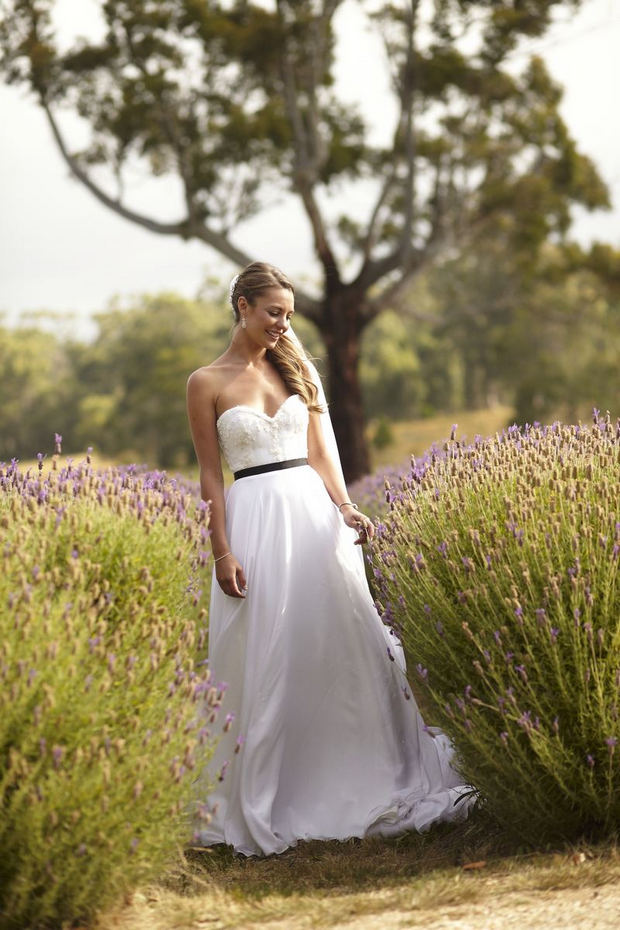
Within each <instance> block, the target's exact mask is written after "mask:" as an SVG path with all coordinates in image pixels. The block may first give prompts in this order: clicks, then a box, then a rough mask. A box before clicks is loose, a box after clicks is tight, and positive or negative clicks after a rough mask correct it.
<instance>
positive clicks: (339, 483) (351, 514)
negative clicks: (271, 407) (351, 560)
mask: <svg viewBox="0 0 620 930" xmlns="http://www.w3.org/2000/svg"><path fill="white" fill-rule="evenodd" d="M320 416H321V415H320V414H318V413H311V414H310V424H309V426H308V464H309V465H311V466H312V468H314V470H315V471H316V472H318V474H319V475H320V476H321V478H322V480H323V484H324V485H325V487H326V488H327V493H328V494H329V496H330V497H331V499H332V500H333V502H334V504H335V505H336V506H337V507H338V509H339V510H340V513H341V514H342V518H343V520H344V522H345V523H346V524H347V526H350V527H352V528H353V529H354V530H357V532H358V538H357V539H356V540H355V545H361V544H362V543H365V542H366V541H367V540H368V539H372V537H373V536H374V535H375V528H374V526H373V523H372V520H371V519H370V517H367V516H366V515H365V514H363V513H361V511H359V510H357V509H356V508H355V507H353V505H352V504H351V503H350V502H349V496H348V493H347V489H346V487H345V484H344V481H343V480H342V478H341V477H340V474H339V472H338V469H337V468H336V467H335V465H334V462H333V461H332V458H331V456H330V454H329V452H328V451H327V446H326V445H325V439H324V438H323V428H322V426H321V420H320Z"/></svg>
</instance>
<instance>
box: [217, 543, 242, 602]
mask: <svg viewBox="0 0 620 930" xmlns="http://www.w3.org/2000/svg"><path fill="white" fill-rule="evenodd" d="M215 577H216V578H217V583H218V584H219V586H220V588H221V589H222V591H223V592H224V594H227V595H228V596H229V597H245V595H246V591H247V588H248V585H247V581H246V580H245V575H244V574H243V569H242V568H241V565H240V564H239V562H238V561H237V559H236V558H235V557H234V555H233V554H232V552H229V553H228V555H226V556H225V557H224V558H223V559H219V561H218V562H216V565H215Z"/></svg>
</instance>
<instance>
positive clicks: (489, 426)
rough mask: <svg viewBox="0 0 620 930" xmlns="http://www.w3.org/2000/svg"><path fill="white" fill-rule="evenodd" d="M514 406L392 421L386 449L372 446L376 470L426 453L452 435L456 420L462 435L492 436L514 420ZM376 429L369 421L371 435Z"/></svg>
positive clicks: (468, 436) (373, 464)
mask: <svg viewBox="0 0 620 930" xmlns="http://www.w3.org/2000/svg"><path fill="white" fill-rule="evenodd" d="M512 415H513V409H512V407H504V406H496V407H490V408H489V409H484V410H463V411H461V412H459V413H446V414H438V415H437V416H434V417H428V418H427V419H423V420H404V421H403V422H400V423H397V422H395V423H391V424H390V428H391V430H392V434H393V436H394V441H393V442H391V443H390V445H389V446H386V448H384V449H375V448H373V447H372V446H371V453H370V455H371V462H372V468H373V470H374V469H375V468H379V467H380V466H381V465H386V466H388V465H397V464H399V463H400V462H405V461H406V460H407V459H408V458H409V456H410V455H415V456H419V455H423V454H424V452H426V450H427V449H429V448H430V446H432V444H433V443H434V442H441V441H442V440H444V439H445V438H446V436H449V435H450V430H451V428H452V424H453V423H455V422H456V423H458V425H459V429H458V433H459V439H465V438H469V439H473V438H474V436H475V435H476V434H477V433H479V434H480V435H481V436H491V435H493V433H495V432H496V431H497V430H501V429H503V427H504V426H506V425H507V424H509V423H511V422H512V420H511V417H512ZM373 433H374V426H373V424H369V428H368V436H369V438H370V436H372V435H373Z"/></svg>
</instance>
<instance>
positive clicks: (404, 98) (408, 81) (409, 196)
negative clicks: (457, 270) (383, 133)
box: [356, 0, 419, 287]
mask: <svg viewBox="0 0 620 930" xmlns="http://www.w3.org/2000/svg"><path fill="white" fill-rule="evenodd" d="M418 5H419V0H410V12H409V15H408V17H407V20H406V29H407V38H406V42H407V46H406V53H405V60H404V62H403V66H402V69H401V76H400V90H399V95H398V96H399V102H400V113H399V116H398V121H397V123H396V128H395V129H394V140H393V143H392V152H393V155H394V156H396V152H397V149H398V146H399V143H401V141H402V145H403V150H404V158H405V165H406V176H405V179H404V181H403V202H404V220H403V227H402V231H401V234H400V237H399V243H398V245H397V247H396V249H395V250H394V251H393V252H392V253H390V254H389V255H387V256H385V257H384V258H383V259H377V260H375V261H373V260H372V258H371V253H372V249H373V247H374V245H375V242H376V227H377V223H378V220H379V214H380V212H381V208H382V207H383V205H384V203H385V201H386V199H387V196H388V194H389V192H390V188H391V187H392V185H393V184H394V182H395V180H396V179H397V169H396V168H392V170H391V171H390V173H389V174H388V176H387V177H386V179H385V181H384V183H383V186H382V188H381V190H380V192H379V196H378V198H377V201H376V203H375V206H374V209H373V211H372V213H371V215H370V220H369V222H368V227H367V231H366V236H365V239H364V245H363V261H362V267H361V269H360V272H359V275H358V277H357V279H356V284H359V285H361V286H363V287H370V286H371V285H373V284H374V283H375V282H376V281H378V280H379V279H380V278H382V277H383V276H384V275H385V274H389V272H390V271H394V270H395V268H397V267H398V266H399V265H400V264H401V263H405V264H407V262H408V260H409V257H410V255H411V252H412V250H413V242H412V236H413V220H414V196H415V156H416V142H415V128H414V124H413V98H414V90H415V47H414V32H415V19H416V14H417V9H418Z"/></svg>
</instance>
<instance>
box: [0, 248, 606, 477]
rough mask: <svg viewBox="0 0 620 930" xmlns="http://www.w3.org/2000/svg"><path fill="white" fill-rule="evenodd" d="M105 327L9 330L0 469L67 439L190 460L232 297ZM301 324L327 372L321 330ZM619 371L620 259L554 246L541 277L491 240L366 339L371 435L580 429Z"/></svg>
mask: <svg viewBox="0 0 620 930" xmlns="http://www.w3.org/2000/svg"><path fill="white" fill-rule="evenodd" d="M96 324H97V332H96V335H95V338H93V339H92V340H91V341H89V342H85V341H79V340H76V339H75V338H72V337H71V336H70V335H67V334H66V333H65V334H64V335H63V334H59V333H58V332H54V331H53V328H51V329H50V327H49V326H45V325H43V324H42V323H41V322H39V323H37V322H36V321H35V322H34V323H33V322H30V323H28V322H26V321H23V322H22V323H21V324H20V325H18V326H14V327H9V326H7V325H0V366H1V371H2V380H1V382H0V383H1V390H0V460H8V459H10V458H11V457H13V456H16V457H19V458H31V457H32V456H33V455H34V454H35V453H37V452H39V451H42V452H49V451H51V450H52V446H53V434H54V432H58V433H61V434H62V435H63V447H64V449H65V450H66V451H69V452H81V451H84V450H85V449H86V448H87V447H88V446H93V447H94V448H95V449H96V450H97V451H98V452H100V453H102V454H104V455H108V456H111V457H119V458H122V459H125V460H127V459H132V460H137V461H140V462H148V463H149V464H151V465H160V466H162V467H166V468H170V467H182V466H184V465H186V464H187V463H189V462H192V461H193V450H192V446H191V441H190V437H189V433H188V428H187V422H186V416H185V382H186V379H187V376H188V374H189V373H190V372H191V371H192V370H193V369H195V368H197V367H199V366H200V365H204V364H208V363H209V362H210V361H211V360H213V359H214V358H215V357H216V356H217V355H219V354H220V353H221V352H222V351H223V350H224V348H225V347H226V345H227V343H228V339H229V338H230V334H231V328H232V316H231V314H230V311H229V309H227V306H226V299H225V297H211V298H205V299H199V300H186V299H183V298H181V297H179V296H177V295H174V294H160V295H156V296H144V297H142V298H139V299H136V300H135V301H133V302H132V303H131V304H129V305H123V304H121V303H118V304H116V305H112V306H111V307H110V308H109V309H108V310H106V311H104V312H102V313H100V314H98V315H97V317H96ZM295 325H296V330H297V332H298V333H299V335H300V337H301V338H302V340H303V341H304V343H305V345H306V347H307V349H308V350H309V351H310V353H311V354H312V355H314V356H317V357H318V358H319V359H320V358H321V356H322V354H323V350H322V346H321V342H320V338H319V337H318V335H317V332H316V330H315V329H314V327H312V326H311V324H309V323H308V322H307V321H306V320H303V319H302V318H298V319H296V324H295ZM619 360H620V254H619V253H617V252H614V251H613V250H612V249H611V248H610V247H608V246H601V245H598V246H595V247H593V248H592V249H591V250H590V251H588V252H586V251H583V250H582V249H580V248H579V247H577V246H574V245H572V246H564V247H559V246H552V245H549V246H547V247H546V248H545V249H544V250H543V253H542V255H541V257H540V258H539V259H537V265H536V268H535V269H533V268H532V267H531V265H530V264H528V263H527V262H526V261H525V260H524V259H523V256H521V257H520V258H519V259H516V258H515V255H514V254H513V253H511V252H510V250H508V249H506V248H505V243H502V241H501V237H499V238H496V239H492V238H487V239H486V241H485V243H484V248H478V249H477V250H476V251H474V252H471V251H470V252H469V253H468V254H467V255H463V254H461V255H455V256H452V257H448V258H446V259H444V260H443V261H442V262H440V263H438V264H437V265H436V266H435V267H434V268H433V269H432V270H431V271H430V272H429V273H427V274H425V275H423V276H421V277H420V278H418V280H417V281H416V282H415V285H414V286H413V288H412V290H411V291H410V292H409V293H408V294H407V296H406V299H404V300H403V301H402V303H401V304H400V305H399V306H397V307H395V308H394V309H391V310H388V311H386V312H384V313H383V314H381V315H380V316H379V317H378V318H377V319H376V320H375V321H374V323H372V324H371V325H370V327H369V328H368V329H367V330H366V332H365V336H364V343H363V356H362V364H361V373H362V382H363V390H364V400H365V412H366V416H367V418H368V420H369V421H372V422H373V423H374V424H375V425H374V427H373V428H372V429H371V436H372V435H373V433H377V432H378V433H380V434H381V436H382V438H383V440H384V441H386V435H385V433H386V431H385V424H386V422H387V421H390V420H408V419H413V418H418V417H428V416H432V415H433V414H435V413H439V412H455V413H456V412H458V411H459V410H464V409H476V408H477V409H479V408H484V407H487V406H493V405H495V404H497V403H503V404H508V405H511V406H512V407H513V409H514V411H515V415H514V416H515V419H516V420H517V421H519V422H526V421H530V422H531V421H533V420H541V421H544V420H549V419H551V418H555V417H560V418H562V419H564V420H567V421H574V420H576V419H577V418H578V417H585V416H588V415H589V411H590V410H591V408H592V406H594V405H596V406H597V407H600V408H601V409H607V408H608V409H610V410H612V411H618V407H619V404H618V401H619V399H620V365H619ZM377 425H381V426H383V430H381V429H379V430H377ZM387 438H389V431H388V437H387Z"/></svg>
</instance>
